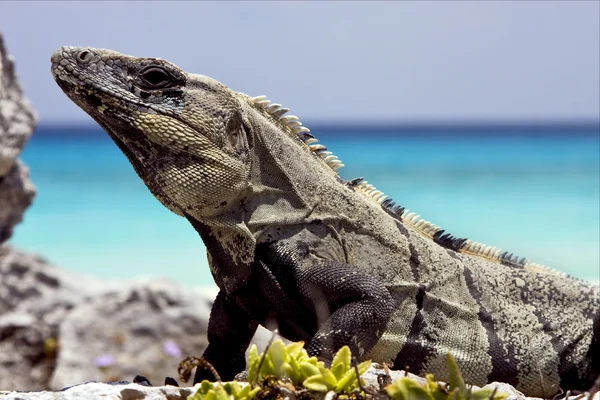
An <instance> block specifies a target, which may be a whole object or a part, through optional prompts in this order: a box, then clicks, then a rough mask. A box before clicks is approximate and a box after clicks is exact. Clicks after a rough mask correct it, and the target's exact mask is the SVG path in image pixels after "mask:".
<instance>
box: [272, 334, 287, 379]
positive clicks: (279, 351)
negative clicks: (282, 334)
mask: <svg viewBox="0 0 600 400" xmlns="http://www.w3.org/2000/svg"><path fill="white" fill-rule="evenodd" d="M269 356H270V360H271V362H272V363H273V371H274V373H275V376H277V377H278V378H283V375H282V371H281V365H282V364H283V363H284V362H285V361H286V358H288V357H287V354H286V351H285V345H284V344H283V341H281V339H278V340H275V341H274V342H273V343H271V347H269Z"/></svg>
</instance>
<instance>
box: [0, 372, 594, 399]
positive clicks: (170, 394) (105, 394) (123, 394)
mask: <svg viewBox="0 0 600 400" xmlns="http://www.w3.org/2000/svg"><path fill="white" fill-rule="evenodd" d="M382 373H383V372H382V370H381V369H379V368H377V366H376V365H375V364H374V365H372V366H371V368H369V370H368V371H367V372H366V373H365V374H364V375H363V378H364V380H365V383H366V385H367V388H369V389H372V390H377V389H378V388H379V384H378V382H377V378H378V376H379V375H380V374H382ZM405 375H408V376H409V377H411V378H413V379H415V380H417V381H420V382H422V381H423V379H422V378H419V377H417V376H415V375H413V374H405V373H404V372H403V371H390V377H391V378H392V380H395V379H397V378H399V377H400V376H405ZM485 387H486V388H490V389H492V390H493V389H494V388H497V389H498V391H499V392H504V393H507V394H508V398H507V400H524V399H531V400H533V399H535V398H533V397H529V398H528V397H524V396H523V395H522V394H520V393H519V392H518V391H516V390H515V389H513V388H512V387H511V386H510V385H507V384H504V383H492V384H489V385H487V386H485ZM193 393H195V389H194V388H192V387H176V386H143V385H139V384H136V383H128V382H116V383H97V382H90V383H86V384H82V385H77V386H74V387H70V388H67V389H65V390H63V391H57V392H32V393H23V392H1V391H0V400H34V399H36V400H71V399H72V400H85V399H98V398H103V399H111V400H185V399H186V398H187V397H188V396H189V395H191V394H193ZM286 398H288V397H286ZM315 398H322V397H320V396H315ZM289 399H290V400H292V399H293V397H289ZM581 399H590V400H600V395H599V394H598V393H597V394H596V395H594V396H593V397H589V396H588V397H586V396H570V397H568V398H567V400H581Z"/></svg>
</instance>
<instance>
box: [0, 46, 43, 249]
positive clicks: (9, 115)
mask: <svg viewBox="0 0 600 400" xmlns="http://www.w3.org/2000/svg"><path fill="white" fill-rule="evenodd" d="M35 123H36V118H35V114H34V112H33V109H32V108H31V106H30V104H29V102H28V101H27V100H26V99H25V98H24V97H23V92H22V91H21V87H20V86H19V83H18V81H17V77H16V74H15V70H14V62H13V60H12V58H11V57H9V56H8V54H7V52H6V49H5V47H4V42H3V39H2V36H1V35H0V243H2V242H4V241H6V240H7V239H8V238H9V237H10V235H11V234H12V229H13V227H14V226H15V225H16V224H18V223H19V222H20V221H21V218H22V216H23V212H24V211H25V209H26V208H27V207H28V206H29V204H31V200H32V199H33V196H34V195H35V188H34V186H33V184H32V183H31V181H30V180H29V173H28V170H27V168H26V167H25V166H24V165H23V164H22V163H20V162H18V160H17V157H18V155H19V154H20V153H21V150H22V149H23V146H24V145H25V142H26V141H27V139H29V137H30V136H31V133H32V132H33V128H34V127H35Z"/></svg>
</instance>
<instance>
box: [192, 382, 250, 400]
mask: <svg viewBox="0 0 600 400" xmlns="http://www.w3.org/2000/svg"><path fill="white" fill-rule="evenodd" d="M259 391H260V387H258V386H257V387H255V388H254V389H253V388H252V387H251V386H250V385H249V384H247V385H243V384H241V383H238V382H235V381H234V382H226V383H221V382H216V383H211V382H209V381H202V383H200V387H199V388H198V390H197V391H196V393H194V394H193V395H191V396H188V400H231V399H235V400H252V399H254V398H255V397H256V394H257V393H258V392H259Z"/></svg>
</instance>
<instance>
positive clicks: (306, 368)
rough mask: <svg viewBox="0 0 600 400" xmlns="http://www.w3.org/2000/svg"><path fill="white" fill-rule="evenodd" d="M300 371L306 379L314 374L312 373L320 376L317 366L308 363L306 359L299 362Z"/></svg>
mask: <svg viewBox="0 0 600 400" xmlns="http://www.w3.org/2000/svg"><path fill="white" fill-rule="evenodd" d="M300 371H301V372H302V375H303V376H304V380H306V379H307V378H309V377H311V376H314V375H318V376H321V372H320V371H319V368H317V367H316V366H314V365H312V364H311V363H308V362H306V361H302V362H301V363H300Z"/></svg>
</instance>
